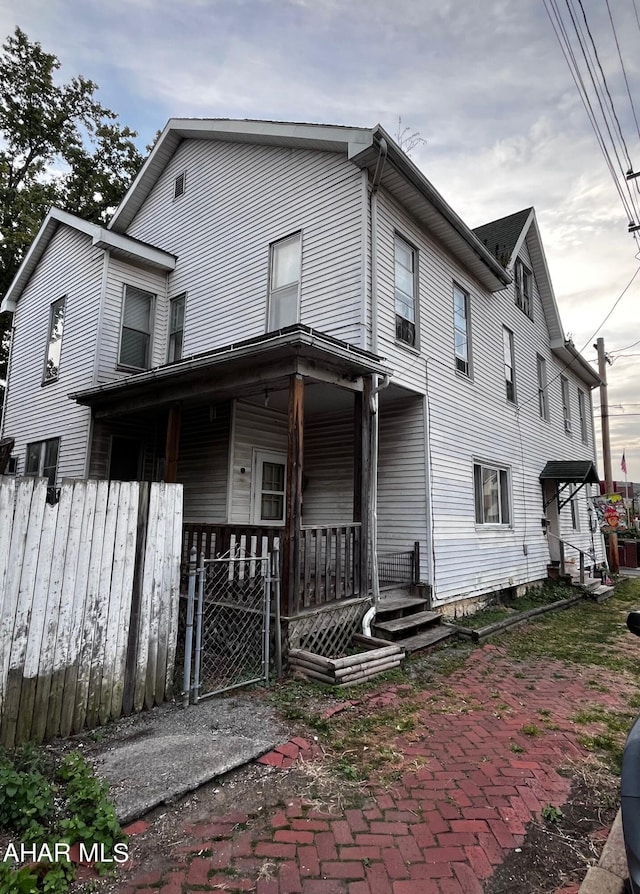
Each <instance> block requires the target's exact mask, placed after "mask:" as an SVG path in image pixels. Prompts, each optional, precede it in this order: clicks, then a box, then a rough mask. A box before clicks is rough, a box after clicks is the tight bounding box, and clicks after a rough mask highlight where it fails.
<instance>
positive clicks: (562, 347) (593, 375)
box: [551, 339, 602, 389]
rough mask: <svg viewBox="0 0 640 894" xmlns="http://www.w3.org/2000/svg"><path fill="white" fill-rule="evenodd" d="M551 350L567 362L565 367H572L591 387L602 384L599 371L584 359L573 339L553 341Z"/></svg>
mask: <svg viewBox="0 0 640 894" xmlns="http://www.w3.org/2000/svg"><path fill="white" fill-rule="evenodd" d="M551 350H552V351H553V353H554V354H555V355H556V357H558V359H559V360H561V361H562V363H564V364H565V369H571V371H572V372H573V373H575V375H577V376H578V377H579V378H580V379H582V381H583V382H584V383H585V384H586V385H588V386H589V388H590V389H591V388H597V387H598V386H600V385H602V379H601V378H600V376H599V375H598V373H597V372H596V371H595V369H594V368H593V367H592V366H591V364H590V363H588V362H587V361H586V360H585V359H584V357H583V356H582V354H581V353H580V351H579V350H578V349H577V348H576V346H575V345H574V344H573V342H572V341H569V340H566V339H565V340H563V341H561V342H558V341H556V342H551Z"/></svg>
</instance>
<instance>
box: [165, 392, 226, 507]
mask: <svg viewBox="0 0 640 894" xmlns="http://www.w3.org/2000/svg"><path fill="white" fill-rule="evenodd" d="M230 421H231V407H230V404H227V403H224V404H214V405H211V406H209V405H205V406H201V407H194V408H185V409H184V410H183V413H182V421H181V424H180V452H179V454H178V481H181V482H182V484H183V488H184V519H185V521H191V522H208V523H209V524H214V523H217V524H224V523H225V522H226V521H227V479H228V471H229V459H228V457H229V446H230V443H229V439H230Z"/></svg>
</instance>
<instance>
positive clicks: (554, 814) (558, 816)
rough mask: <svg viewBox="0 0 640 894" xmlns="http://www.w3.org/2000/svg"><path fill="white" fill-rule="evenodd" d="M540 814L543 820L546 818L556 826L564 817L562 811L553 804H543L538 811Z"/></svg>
mask: <svg viewBox="0 0 640 894" xmlns="http://www.w3.org/2000/svg"><path fill="white" fill-rule="evenodd" d="M540 815H541V816H542V819H543V820H546V822H548V823H553V824H554V825H556V826H557V825H559V824H560V823H561V822H562V820H563V819H564V813H563V812H562V811H561V810H560V808H559V807H554V806H553V804H545V805H544V807H543V808H542V810H541V811H540Z"/></svg>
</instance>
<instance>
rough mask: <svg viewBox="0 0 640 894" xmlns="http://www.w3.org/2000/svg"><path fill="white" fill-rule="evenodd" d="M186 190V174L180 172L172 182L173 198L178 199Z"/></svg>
mask: <svg viewBox="0 0 640 894" xmlns="http://www.w3.org/2000/svg"><path fill="white" fill-rule="evenodd" d="M186 190H187V172H186V171H182V172H181V173H180V174H178V176H177V177H176V179H175V180H174V181H173V198H174V199H179V198H180V196H183V195H184V194H185V192H186Z"/></svg>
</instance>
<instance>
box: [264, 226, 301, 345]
mask: <svg viewBox="0 0 640 894" xmlns="http://www.w3.org/2000/svg"><path fill="white" fill-rule="evenodd" d="M301 248H302V236H301V234H300V233H296V234H295V236H288V237H287V238H286V239H281V240H280V241H279V242H273V243H272V244H271V246H270V272H269V324H268V327H269V328H268V331H269V332H273V330H274V329H282V328H284V327H285V326H292V325H293V324H294V323H297V322H298V321H299V319H300V261H301Z"/></svg>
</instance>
